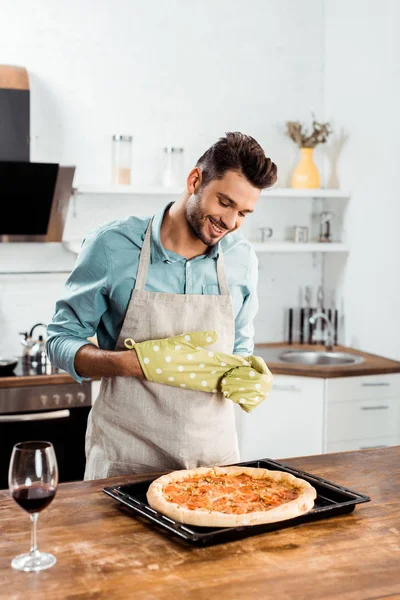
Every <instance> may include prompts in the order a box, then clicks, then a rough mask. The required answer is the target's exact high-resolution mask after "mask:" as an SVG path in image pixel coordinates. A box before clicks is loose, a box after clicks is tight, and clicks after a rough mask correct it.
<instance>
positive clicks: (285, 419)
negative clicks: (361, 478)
mask: <svg viewBox="0 0 400 600" xmlns="http://www.w3.org/2000/svg"><path fill="white" fill-rule="evenodd" d="M235 410H236V413H235V416H236V427H237V432H238V439H239V449H240V458H241V460H242V461H245V460H254V459H257V458H278V457H280V458H285V457H289V456H306V455H312V454H321V453H322V452H323V429H324V427H323V425H324V380H323V379H319V378H310V377H293V376H290V375H275V376H274V384H273V387H272V390H271V392H270V393H269V396H268V398H267V399H266V400H264V402H263V403H262V404H260V406H258V407H257V408H256V409H255V410H254V411H253V412H251V413H245V412H244V411H243V410H242V409H241V408H240V407H238V406H237V405H235Z"/></svg>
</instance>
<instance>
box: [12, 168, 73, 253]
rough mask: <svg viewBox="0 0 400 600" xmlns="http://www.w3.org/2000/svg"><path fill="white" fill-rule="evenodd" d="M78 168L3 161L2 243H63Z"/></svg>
mask: <svg viewBox="0 0 400 600" xmlns="http://www.w3.org/2000/svg"><path fill="white" fill-rule="evenodd" d="M74 174H75V167H62V166H60V165H59V164H57V163H35V162H22V161H0V199H1V213H0V242H2V243H9V242H61V241H62V236H63V232H64V226H65V220H66V217H67V211H68V205H69V201H70V198H71V195H72V193H73V187H72V183H73V178H74Z"/></svg>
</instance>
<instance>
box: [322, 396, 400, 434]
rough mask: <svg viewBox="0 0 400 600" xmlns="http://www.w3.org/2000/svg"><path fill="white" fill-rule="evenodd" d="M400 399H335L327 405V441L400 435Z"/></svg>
mask: <svg viewBox="0 0 400 600" xmlns="http://www.w3.org/2000/svg"><path fill="white" fill-rule="evenodd" d="M399 408H400V400H399V399H398V398H385V399H380V400H379V399H374V400H355V401H354V402H336V403H335V404H328V407H327V443H328V444H330V443H331V442H339V441H341V440H361V439H368V438H377V437H389V436H397V435H400V411H399Z"/></svg>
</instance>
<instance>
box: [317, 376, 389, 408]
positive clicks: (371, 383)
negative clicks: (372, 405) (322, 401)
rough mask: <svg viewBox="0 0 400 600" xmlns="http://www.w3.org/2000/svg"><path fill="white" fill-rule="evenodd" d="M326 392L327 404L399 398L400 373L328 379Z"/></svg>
mask: <svg viewBox="0 0 400 600" xmlns="http://www.w3.org/2000/svg"><path fill="white" fill-rule="evenodd" d="M326 392H327V401H328V403H331V402H348V401H349V400H363V399H364V398H396V397H400V373H391V374H389V375H362V376H361V377H343V378H338V379H328V380H327V386H326Z"/></svg>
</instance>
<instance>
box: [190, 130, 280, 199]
mask: <svg viewBox="0 0 400 600" xmlns="http://www.w3.org/2000/svg"><path fill="white" fill-rule="evenodd" d="M196 167H200V168H201V170H202V182H201V187H204V186H206V185H207V184H208V183H210V181H212V180H213V179H222V177H223V176H224V174H225V173H226V172H227V171H236V172H238V173H241V174H243V175H244V177H246V179H247V180H248V181H249V183H251V184H252V185H253V186H254V187H256V188H258V189H261V190H262V189H264V188H268V187H271V185H273V184H274V183H275V182H276V179H277V167H276V165H275V164H274V163H273V162H272V160H271V159H270V158H268V157H266V156H265V153H264V150H263V149H262V148H261V146H260V144H259V143H258V142H257V141H256V140H255V139H254V138H252V137H251V136H250V135H245V134H244V133H240V132H239V131H233V132H228V133H226V134H225V137H221V138H220V139H219V140H218V142H215V144H213V145H212V146H211V148H209V149H208V150H206V152H204V154H203V156H201V157H200V158H199V160H198V161H197V164H196Z"/></svg>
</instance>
